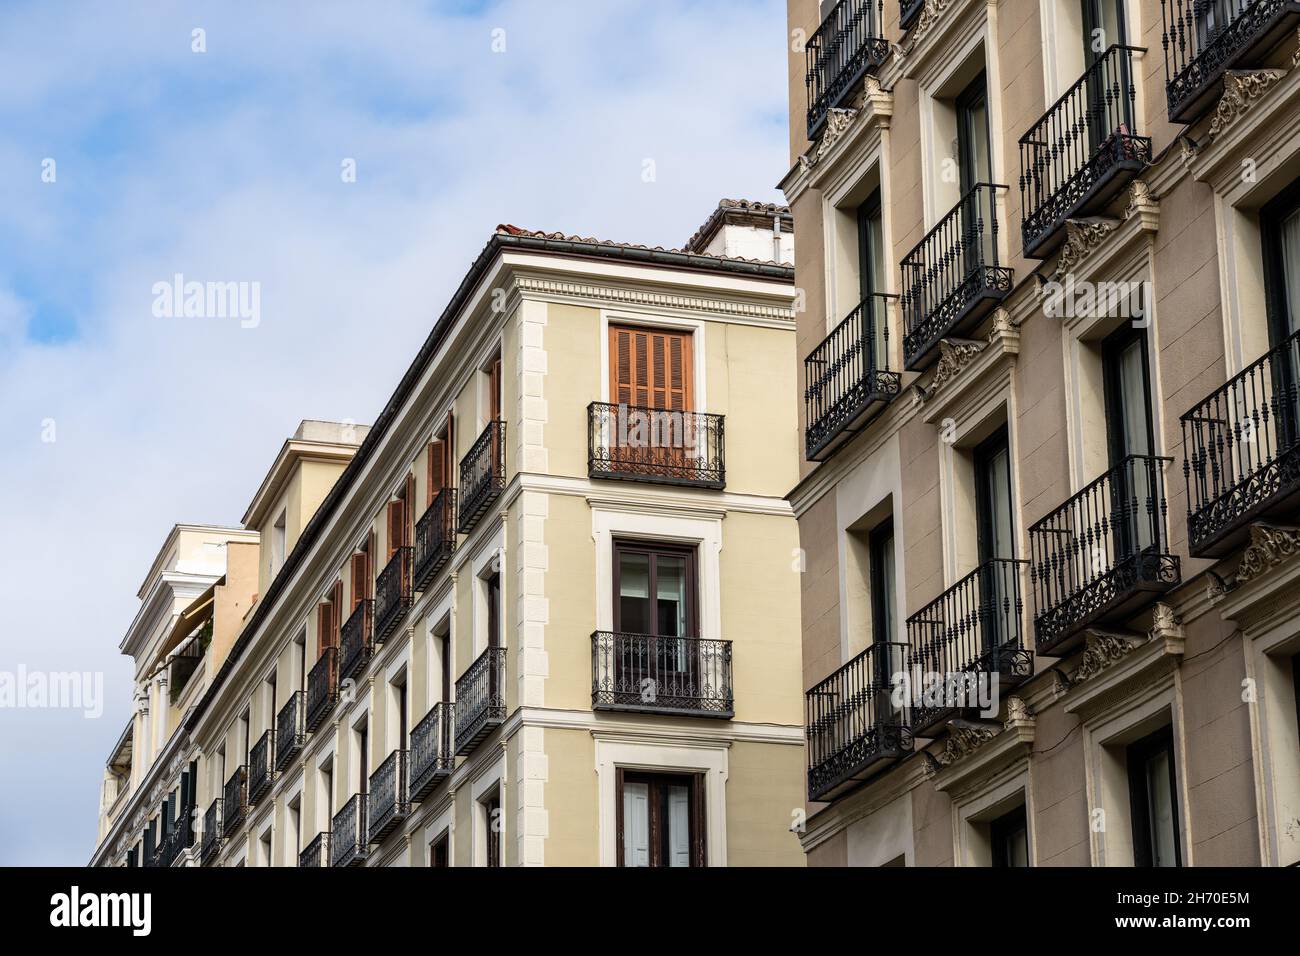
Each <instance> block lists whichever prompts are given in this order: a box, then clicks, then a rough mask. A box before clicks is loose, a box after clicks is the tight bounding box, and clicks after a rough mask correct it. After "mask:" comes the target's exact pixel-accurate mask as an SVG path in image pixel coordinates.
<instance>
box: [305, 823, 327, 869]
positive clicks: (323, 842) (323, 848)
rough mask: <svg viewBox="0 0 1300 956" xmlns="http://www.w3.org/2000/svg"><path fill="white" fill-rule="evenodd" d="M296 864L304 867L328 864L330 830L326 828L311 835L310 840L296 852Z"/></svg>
mask: <svg viewBox="0 0 1300 956" xmlns="http://www.w3.org/2000/svg"><path fill="white" fill-rule="evenodd" d="M298 865H299V866H300V867H304V868H311V867H326V866H329V865H330V832H329V830H326V831H325V832H323V833H318V834H316V835H315V836H314V837H312V841H311V842H310V843H308V844H307V845H306V846H305V847H303V849H302V852H301V853H299V854H298Z"/></svg>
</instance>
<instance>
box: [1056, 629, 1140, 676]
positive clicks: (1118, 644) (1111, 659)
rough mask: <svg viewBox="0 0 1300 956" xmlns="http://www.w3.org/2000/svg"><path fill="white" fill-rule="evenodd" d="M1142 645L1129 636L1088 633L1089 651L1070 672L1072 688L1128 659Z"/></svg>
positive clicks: (1085, 652) (1103, 632)
mask: <svg viewBox="0 0 1300 956" xmlns="http://www.w3.org/2000/svg"><path fill="white" fill-rule="evenodd" d="M1141 643H1142V641H1141V640H1140V639H1139V638H1136V637H1131V636H1129V635H1127V634H1114V633H1111V632H1109V631H1091V630H1090V631H1088V637H1087V649H1086V650H1085V651H1084V652H1083V657H1082V658H1080V659H1079V666H1078V667H1076V668H1075V669H1074V670H1073V671H1071V672H1070V675H1069V681H1070V686H1071V687H1076V686H1078V685H1079V684H1081V683H1083V682H1084V681H1086V680H1088V679H1089V678H1092V677H1096V676H1097V675H1098V674H1100V673H1101V672H1102V671H1104V670H1105V669H1106V668H1108V667H1110V666H1111V665H1113V664H1115V663H1116V662H1117V661H1120V660H1122V659H1123V658H1125V657H1127V656H1128V655H1129V654H1130V653H1132V651H1133V649H1134V648H1136V647H1137V646H1138V645H1139V644H1141Z"/></svg>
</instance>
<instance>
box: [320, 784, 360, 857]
mask: <svg viewBox="0 0 1300 956" xmlns="http://www.w3.org/2000/svg"><path fill="white" fill-rule="evenodd" d="M329 843H330V848H329V852H330V866H360V865H361V864H362V863H364V862H366V856H367V854H368V849H367V846H366V795H365V794H364V793H358V794H355V795H354V796H353V797H352V799H351V800H349V801H348V802H347V803H345V804H343V809H341V810H339V812H338V813H336V814H334V819H333V821H332V822H331V824H330V840H329Z"/></svg>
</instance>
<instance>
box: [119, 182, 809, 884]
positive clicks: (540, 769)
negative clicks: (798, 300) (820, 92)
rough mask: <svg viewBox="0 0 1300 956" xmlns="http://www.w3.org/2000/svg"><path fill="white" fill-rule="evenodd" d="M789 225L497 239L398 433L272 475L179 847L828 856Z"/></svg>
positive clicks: (447, 322) (285, 858)
mask: <svg viewBox="0 0 1300 956" xmlns="http://www.w3.org/2000/svg"><path fill="white" fill-rule="evenodd" d="M791 234H792V221H791V218H790V215H789V212H788V210H786V209H785V208H784V207H778V206H773V205H767V204H759V203H749V202H732V201H724V202H723V203H722V204H720V206H719V208H718V210H717V211H715V213H714V214H713V215H712V216H711V217H710V218H709V220H708V222H706V223H705V225H704V227H702V229H701V230H700V231H699V232H698V233H697V234H696V235H695V236H694V237H692V239H691V240H690V242H689V243H688V244H687V245H686V247H685V248H684V249H683V250H681V251H678V250H664V249H650V248H646V247H642V246H635V245H627V244H621V243H613V242H606V241H601V240H595V239H587V238H581V237H574V236H564V235H559V234H550V233H537V232H530V231H526V230H522V229H518V228H516V227H513V226H502V227H498V229H497V230H496V232H495V233H494V234H493V235H492V237H491V238H490V240H489V241H488V243H487V245H486V246H485V247H484V249H483V250H482V252H481V254H480V255H479V256H478V258H477V259H476V260H475V262H474V263H473V265H472V267H471V269H470V271H469V273H468V274H467V275H466V277H465V279H464V281H463V282H462V283H461V285H460V287H459V288H458V289H457V291H456V293H455V295H454V296H453V297H452V300H451V302H450V303H449V304H448V305H447V307H446V308H445V310H444V311H443V312H442V314H441V315H440V316H439V317H438V318H437V321H436V322H435V324H434V326H433V330H432V332H431V334H430V336H429V338H428V339H427V341H426V342H425V344H424V345H423V347H422V348H421V349H420V351H419V353H418V354H417V355H416V357H415V358H414V360H413V361H412V362H411V363H410V366H409V368H408V369H407V370H406V372H405V374H404V375H403V376H402V378H401V381H400V383H399V384H398V386H397V388H396V390H395V391H394V392H393V394H392V396H391V398H390V399H389V401H388V403H387V405H386V406H385V407H384V410H383V411H382V413H381V414H380V415H379V417H378V419H377V420H376V421H375V422H374V423H373V425H371V426H370V427H369V428H368V429H367V428H361V427H359V426H355V427H351V428H352V430H351V431H349V428H350V426H347V425H327V424H326V423H315V424H314V426H313V425H312V423H304V427H303V429H300V431H299V434H298V435H297V436H295V438H294V439H292V440H290V441H289V442H288V443H286V446H285V448H284V450H283V451H282V452H281V454H280V456H279V457H278V458H277V460H276V462H275V464H274V466H273V468H272V470H271V471H270V473H269V474H268V475H267V476H266V478H265V480H263V482H262V483H261V485H260V486H259V488H258V490H257V493H256V496H255V498H254V500H253V502H252V503H251V505H250V507H249V509H248V513H247V514H246V516H245V519H244V520H245V524H246V526H247V528H248V531H249V533H250V534H253V535H254V536H255V537H256V538H258V539H259V540H260V542H261V547H260V552H259V554H260V557H259V559H258V561H257V568H258V575H259V576H258V584H257V588H256V590H257V602H256V604H255V606H254V607H253V608H252V610H251V612H250V613H248V614H247V615H246V616H245V618H244V619H243V621H242V628H241V630H240V633H239V636H238V638H237V639H236V640H235V641H234V642H233V645H232V646H231V647H230V648H229V649H228V651H227V652H226V653H225V654H224V655H223V656H222V658H221V659H220V660H217V661H216V662H215V666H214V667H213V668H212V672H211V674H209V675H208V677H207V679H206V680H205V684H204V686H203V687H202V689H201V692H200V694H199V695H198V697H197V699H196V700H195V701H194V703H193V706H191V707H190V708H189V709H188V712H187V715H186V716H185V719H184V721H183V723H182V725H181V729H180V731H179V734H180V735H181V736H183V737H184V744H183V745H182V747H181V749H184V751H185V753H186V754H187V760H188V761H190V762H192V765H193V766H194V768H195V773H196V780H197V794H196V798H195V800H194V801H193V803H192V807H193V809H192V813H193V817H194V819H195V821H196V823H195V825H194V827H193V841H192V845H190V846H189V847H187V848H186V849H185V850H184V851H183V852H181V853H180V854H178V855H177V856H176V857H175V858H174V859H172V860H170V861H167V862H170V863H171V864H172V865H184V864H190V865H212V866H239V865H247V866H266V865H274V866H295V865H304V866H316V865H335V866H353V865H369V866H407V865H411V866H441V865H452V866H492V865H558V866H565V865H586V866H597V865H638V864H649V865H686V864H689V865H710V866H720V865H757V864H778V865H802V864H803V859H804V856H803V852H802V849H801V848H800V846H799V842H798V839H797V837H796V836H795V835H794V834H792V833H791V829H790V828H791V823H792V819H793V817H792V812H793V811H794V810H795V808H797V807H799V806H800V805H801V803H802V785H801V778H802V769H801V768H802V766H803V760H804V757H803V733H802V728H801V714H802V687H801V686H800V677H799V674H800V667H799V620H798V600H799V593H798V592H799V576H798V574H797V562H798V530H797V526H796V522H795V519H794V515H793V512H792V510H791V508H790V505H789V503H788V502H787V501H786V499H785V495H786V492H787V491H788V490H789V488H790V486H792V485H793V484H794V482H795V480H796V478H797V463H798V453H797V442H798V428H797V422H796V413H795V408H794V406H793V405H792V404H791V403H790V401H789V396H790V394H791V392H792V391H793V389H794V388H795V375H794V364H793V358H794V337H795V332H794V300H795V294H796V293H795V289H794V286H793V281H792V279H793V269H792V266H791V264H790V255H791V251H790V241H791ZM783 260H784V261H783ZM376 359H378V357H376ZM149 810H150V812H157V810H158V807H156V806H150V807H149ZM139 822H140V821H139V820H138V819H137V820H136V821H135V823H137V824H138V823H139ZM146 828H147V827H146ZM109 829H110V830H111V831H112V835H111V836H110V837H108V838H106V840H105V842H104V843H102V844H101V847H100V850H99V851H98V853H97V855H96V861H97V862H104V863H110V864H116V863H122V862H128V858H129V857H130V855H131V854H132V853H138V852H139V850H138V849H136V848H137V846H138V844H139V841H140V839H141V833H140V829H141V828H140V827H139V826H135V825H132V826H131V827H129V828H121V827H119V828H117V829H115V830H113V829H112V828H111V827H110V828H109ZM105 832H108V831H105ZM135 859H136V860H137V861H139V860H142V859H143V857H141V856H137V857H136V858H135Z"/></svg>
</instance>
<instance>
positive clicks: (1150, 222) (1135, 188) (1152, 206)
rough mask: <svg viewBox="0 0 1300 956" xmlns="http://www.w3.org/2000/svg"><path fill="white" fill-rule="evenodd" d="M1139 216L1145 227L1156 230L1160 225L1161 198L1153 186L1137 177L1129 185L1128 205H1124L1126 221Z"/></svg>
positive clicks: (1152, 230)
mask: <svg viewBox="0 0 1300 956" xmlns="http://www.w3.org/2000/svg"><path fill="white" fill-rule="evenodd" d="M1134 217H1137V218H1138V220H1139V221H1140V224H1141V226H1142V228H1143V229H1146V230H1149V231H1151V232H1155V231H1156V230H1157V229H1158V228H1159V227H1160V200H1159V199H1158V198H1157V197H1156V195H1155V194H1154V193H1153V192H1152V191H1151V187H1150V186H1149V185H1147V184H1146V183H1145V182H1143V181H1142V180H1141V179H1135V180H1133V182H1131V183H1130V184H1129V187H1128V205H1126V206H1125V207H1124V221H1125V222H1127V221H1128V220H1130V219H1133V218H1134Z"/></svg>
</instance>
